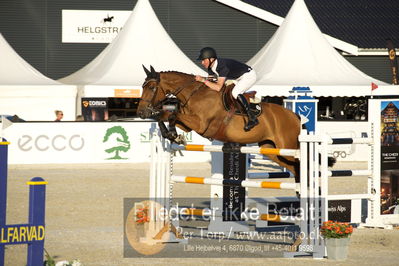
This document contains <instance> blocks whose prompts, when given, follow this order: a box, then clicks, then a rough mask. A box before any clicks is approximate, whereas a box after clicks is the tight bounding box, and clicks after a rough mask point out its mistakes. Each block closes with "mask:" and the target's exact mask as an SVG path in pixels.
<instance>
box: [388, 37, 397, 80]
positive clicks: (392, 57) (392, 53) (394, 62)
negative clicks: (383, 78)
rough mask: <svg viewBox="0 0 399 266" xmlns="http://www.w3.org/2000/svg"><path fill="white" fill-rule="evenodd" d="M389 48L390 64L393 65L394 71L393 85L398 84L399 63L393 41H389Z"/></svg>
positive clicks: (392, 69)
mask: <svg viewBox="0 0 399 266" xmlns="http://www.w3.org/2000/svg"><path fill="white" fill-rule="evenodd" d="M387 48H388V55H389V63H390V64H391V71H392V84H394V85H397V84H398V77H399V76H398V61H397V60H396V51H395V46H394V45H393V42H392V40H390V39H388V40H387Z"/></svg>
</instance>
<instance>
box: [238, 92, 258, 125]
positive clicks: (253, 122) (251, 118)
mask: <svg viewBox="0 0 399 266" xmlns="http://www.w3.org/2000/svg"><path fill="white" fill-rule="evenodd" d="M237 100H238V102H239V103H240V104H241V106H242V107H244V110H245V112H246V113H247V115H248V123H247V124H246V125H245V127H244V130H245V131H250V130H251V129H252V128H253V127H254V126H256V125H257V124H259V121H258V119H257V118H256V115H255V113H254V112H253V110H252V109H251V108H250V104H249V103H248V101H247V99H245V97H244V95H242V94H238V96H237Z"/></svg>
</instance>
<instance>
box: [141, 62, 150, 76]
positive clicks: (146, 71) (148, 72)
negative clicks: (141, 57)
mask: <svg viewBox="0 0 399 266" xmlns="http://www.w3.org/2000/svg"><path fill="white" fill-rule="evenodd" d="M142 66H143V68H144V72H145V74H146V75H147V77H148V76H149V74H150V71H149V70H148V69H147V68H146V67H145V66H144V65H142Z"/></svg>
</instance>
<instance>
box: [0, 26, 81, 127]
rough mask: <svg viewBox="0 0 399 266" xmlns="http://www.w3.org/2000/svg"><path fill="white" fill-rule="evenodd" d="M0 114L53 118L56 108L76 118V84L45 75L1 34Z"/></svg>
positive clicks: (45, 119)
mask: <svg viewBox="0 0 399 266" xmlns="http://www.w3.org/2000/svg"><path fill="white" fill-rule="evenodd" d="M0 54H1V60H0V114H3V115H18V116H19V117H20V118H22V119H24V120H33V121H52V120H54V119H55V113H54V111H55V110H62V111H63V112H64V116H65V117H64V120H75V116H76V103H75V102H76V95H77V88H76V86H71V85H64V84H62V83H59V82H57V81H54V80H52V79H49V78H47V77H46V76H44V75H43V74H41V73H40V72H39V71H37V70H36V69H35V68H34V67H32V66H31V65H30V64H28V63H27V62H26V61H25V60H24V59H23V58H22V57H20V56H19V55H18V54H17V53H16V52H15V51H14V49H13V48H12V47H11V46H10V45H9V44H8V43H7V41H6V40H5V39H4V37H3V36H2V35H1V34H0Z"/></svg>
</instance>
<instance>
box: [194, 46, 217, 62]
mask: <svg viewBox="0 0 399 266" xmlns="http://www.w3.org/2000/svg"><path fill="white" fill-rule="evenodd" d="M209 58H217V55H216V51H215V49H213V48H212V47H204V48H202V49H201V51H200V54H199V56H198V58H197V60H204V59H209Z"/></svg>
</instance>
